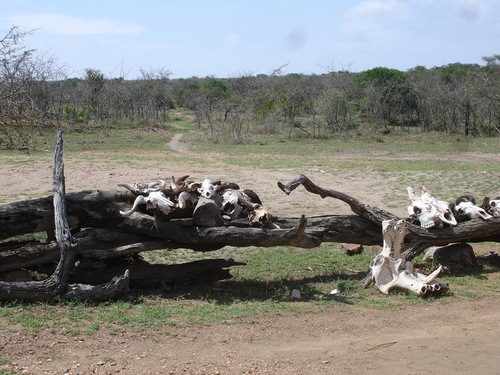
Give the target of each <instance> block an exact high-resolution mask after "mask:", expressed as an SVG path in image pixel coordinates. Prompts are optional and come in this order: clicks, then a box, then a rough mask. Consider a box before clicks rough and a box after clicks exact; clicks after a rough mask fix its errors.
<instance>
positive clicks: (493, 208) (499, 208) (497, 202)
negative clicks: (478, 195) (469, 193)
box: [481, 197, 500, 217]
mask: <svg viewBox="0 0 500 375" xmlns="http://www.w3.org/2000/svg"><path fill="white" fill-rule="evenodd" d="M481 208H483V209H484V210H486V212H488V213H490V214H491V215H492V216H494V217H500V197H496V198H495V199H490V198H488V197H484V200H483V203H482V204H481Z"/></svg>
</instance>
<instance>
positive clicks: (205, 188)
mask: <svg viewBox="0 0 500 375" xmlns="http://www.w3.org/2000/svg"><path fill="white" fill-rule="evenodd" d="M198 193H200V195H201V196H202V197H204V198H207V199H212V198H214V197H215V194H216V191H215V185H214V184H213V183H212V181H210V180H209V179H208V178H205V179H204V180H203V182H202V183H201V186H200V187H199V188H198Z"/></svg>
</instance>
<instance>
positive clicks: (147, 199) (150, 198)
mask: <svg viewBox="0 0 500 375" xmlns="http://www.w3.org/2000/svg"><path fill="white" fill-rule="evenodd" d="M142 204H145V205H146V208H147V209H148V210H155V209H157V210H159V211H160V212H161V213H163V214H165V215H167V214H168V213H169V212H170V211H171V210H172V208H173V207H175V203H174V202H172V201H171V200H170V199H168V198H167V197H166V196H165V194H163V193H162V192H161V191H152V192H150V193H149V194H148V195H147V196H143V195H139V196H137V198H135V200H134V204H133V205H132V209H130V210H129V211H120V214H122V215H123V216H130V215H132V214H133V213H134V212H135V211H137V210H138V208H139V206H140V205H142Z"/></svg>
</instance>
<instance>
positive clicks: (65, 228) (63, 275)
mask: <svg viewBox="0 0 500 375" xmlns="http://www.w3.org/2000/svg"><path fill="white" fill-rule="evenodd" d="M53 186H54V200H53V201H54V213H55V215H54V217H55V230H56V239H57V242H58V243H59V247H60V250H61V256H60V259H59V263H58V265H57V267H56V269H55V271H54V273H53V274H52V275H51V276H50V277H49V278H48V279H46V280H43V281H27V282H0V299H24V300H31V301H38V300H46V299H52V298H54V297H55V296H58V295H61V294H63V293H64V292H65V291H66V289H67V284H68V282H67V280H68V272H69V265H70V263H71V261H72V259H73V256H74V249H75V247H76V243H75V242H74V240H73V237H72V236H71V233H70V231H69V224H68V220H67V215H66V205H65V195H66V194H65V183H64V163H63V140H62V134H61V132H59V133H58V140H57V146H56V151H55V155H54V171H53Z"/></svg>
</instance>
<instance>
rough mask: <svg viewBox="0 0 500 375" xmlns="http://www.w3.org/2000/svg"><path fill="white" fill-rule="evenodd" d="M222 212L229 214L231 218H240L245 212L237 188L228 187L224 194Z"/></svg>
mask: <svg viewBox="0 0 500 375" xmlns="http://www.w3.org/2000/svg"><path fill="white" fill-rule="evenodd" d="M221 213H222V214H223V215H228V216H229V217H231V220H234V219H238V218H240V217H241V214H242V213H243V207H242V206H241V204H240V202H239V197H238V194H237V191H236V190H233V189H228V190H226V191H225V192H224V194H222V206H221Z"/></svg>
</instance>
